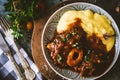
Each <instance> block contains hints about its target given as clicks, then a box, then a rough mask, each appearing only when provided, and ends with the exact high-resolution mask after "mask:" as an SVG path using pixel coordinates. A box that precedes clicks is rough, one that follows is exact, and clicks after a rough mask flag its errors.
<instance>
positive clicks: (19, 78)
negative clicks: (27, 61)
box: [6, 51, 26, 80]
mask: <svg viewBox="0 0 120 80" xmlns="http://www.w3.org/2000/svg"><path fill="white" fill-rule="evenodd" d="M6 55H7V57H8V59H9V60H10V61H11V63H12V66H13V69H14V71H15V73H16V76H17V77H18V80H26V78H25V77H24V75H23V74H22V72H21V70H20V68H19V67H18V65H17V63H16V62H15V60H14V59H13V57H12V55H11V52H10V51H9V52H8V53H6Z"/></svg>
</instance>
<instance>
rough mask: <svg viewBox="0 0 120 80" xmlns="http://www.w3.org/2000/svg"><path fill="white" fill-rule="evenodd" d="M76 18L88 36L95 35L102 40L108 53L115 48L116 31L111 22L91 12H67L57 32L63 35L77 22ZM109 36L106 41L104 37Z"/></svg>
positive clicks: (61, 19)
mask: <svg viewBox="0 0 120 80" xmlns="http://www.w3.org/2000/svg"><path fill="white" fill-rule="evenodd" d="M75 18H79V19H80V20H81V22H80V25H81V26H82V28H83V30H84V31H85V32H86V33H87V36H90V35H92V34H93V33H95V34H96V35H97V36H98V37H100V39H101V40H102V42H103V44H104V45H106V48H107V51H110V50H111V49H112V47H113V46H114V40H115V37H114V36H112V35H114V34H115V33H114V30H113V28H112V26H111V23H110V20H109V19H108V18H107V17H106V16H104V15H100V14H98V13H93V12H92V11H91V10H80V11H75V10H71V11H67V12H65V13H64V14H63V16H62V17H61V18H60V21H59V23H58V25H57V32H58V33H62V32H64V31H66V30H69V29H70V28H71V26H69V24H71V23H73V22H75ZM105 34H107V35H109V37H108V38H107V39H105V37H104V35H105Z"/></svg>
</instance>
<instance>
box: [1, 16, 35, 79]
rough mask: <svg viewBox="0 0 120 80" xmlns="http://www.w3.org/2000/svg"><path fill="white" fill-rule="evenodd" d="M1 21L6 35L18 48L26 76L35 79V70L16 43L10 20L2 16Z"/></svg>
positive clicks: (17, 52) (16, 48)
mask: <svg viewBox="0 0 120 80" xmlns="http://www.w3.org/2000/svg"><path fill="white" fill-rule="evenodd" d="M0 21H1V23H2V26H1V27H2V29H3V32H4V34H5V36H6V37H7V38H8V39H9V40H10V41H11V42H12V43H13V47H14V48H15V50H16V54H17V55H18V57H19V60H20V62H21V65H22V67H23V69H24V70H25V76H26V78H27V80H33V79H34V78H35V72H34V71H33V70H32V69H31V67H30V66H29V64H28V62H27V61H26V59H25V58H24V57H23V55H22V54H21V52H20V51H19V49H18V47H17V45H16V44H15V41H14V37H13V35H12V32H13V31H12V29H10V25H9V23H8V21H7V20H6V18H5V17H4V16H1V17H0Z"/></svg>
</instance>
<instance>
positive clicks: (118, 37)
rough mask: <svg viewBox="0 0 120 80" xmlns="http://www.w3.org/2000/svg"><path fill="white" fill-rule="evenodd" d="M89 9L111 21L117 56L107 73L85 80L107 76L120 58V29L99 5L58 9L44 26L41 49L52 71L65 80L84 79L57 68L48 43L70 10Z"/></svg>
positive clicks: (78, 4)
mask: <svg viewBox="0 0 120 80" xmlns="http://www.w3.org/2000/svg"><path fill="white" fill-rule="evenodd" d="M87 9H90V10H92V11H93V12H96V13H99V14H102V15H105V16H106V17H107V18H108V19H109V20H110V21H111V25H112V27H113V29H114V31H115V55H114V59H113V61H112V63H111V64H110V66H109V67H108V68H107V69H106V70H105V72H103V73H102V74H100V75H99V76H95V77H84V80H94V79H97V78H99V77H101V76H103V75H105V74H106V73H107V72H108V71H109V70H110V69H111V68H112V67H113V65H114V64H115V62H116V61H117V59H118V56H119V52H120V33H119V29H118V26H117V24H116V22H115V21H114V19H113V18H112V17H111V15H110V14H109V13H108V12H106V11H105V10H104V9H102V8H100V7H99V6H97V5H94V4H91V3H86V2H76V3H71V4H68V5H65V6H63V7H61V8H60V9H58V10H57V11H55V12H54V13H53V14H52V15H51V16H50V18H49V19H48V21H47V22H46V24H45V26H44V29H43V32H42V38H41V47H42V51H43V55H44V57H45V59H46V61H47V63H48V65H49V66H50V67H51V69H52V70H53V71H54V72H56V73H57V74H58V75H59V76H61V77H63V78H65V79H72V80H73V79H74V80H81V79H83V77H81V76H80V75H79V74H78V73H76V72H73V71H71V70H67V69H61V68H59V67H57V66H55V65H54V63H53V61H52V59H51V57H50V55H49V51H48V50H47V48H46V44H47V43H48V42H50V41H51V39H52V38H53V36H54V32H55V30H56V27H57V24H58V22H59V20H60V18H61V16H62V15H63V14H64V13H65V12H66V11H69V10H87Z"/></svg>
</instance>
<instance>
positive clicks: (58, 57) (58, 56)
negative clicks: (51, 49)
mask: <svg viewBox="0 0 120 80" xmlns="http://www.w3.org/2000/svg"><path fill="white" fill-rule="evenodd" d="M61 60H62V57H61V56H60V55H59V54H58V55H57V61H58V63H61Z"/></svg>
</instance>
